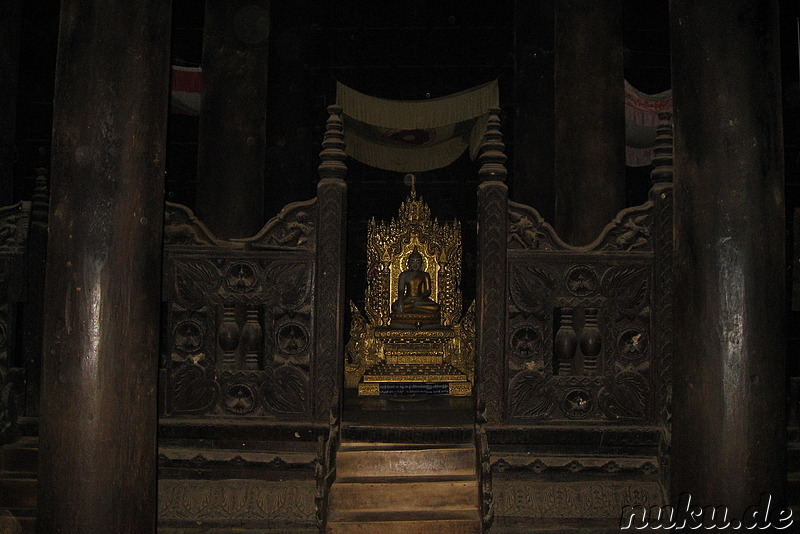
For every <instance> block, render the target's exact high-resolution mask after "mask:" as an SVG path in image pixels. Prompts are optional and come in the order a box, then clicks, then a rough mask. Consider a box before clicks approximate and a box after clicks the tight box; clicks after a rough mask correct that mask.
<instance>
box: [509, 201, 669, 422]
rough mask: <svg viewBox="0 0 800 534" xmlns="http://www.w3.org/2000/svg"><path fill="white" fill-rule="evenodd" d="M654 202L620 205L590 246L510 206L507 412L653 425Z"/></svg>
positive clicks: (657, 401) (656, 394)
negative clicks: (568, 239)
mask: <svg viewBox="0 0 800 534" xmlns="http://www.w3.org/2000/svg"><path fill="white" fill-rule="evenodd" d="M652 206H653V204H652V202H648V203H647V204H644V205H642V206H637V207H635V208H629V209H626V210H623V211H622V212H620V214H619V215H618V216H617V218H616V219H615V221H613V222H612V223H611V224H609V225H608V226H607V227H606V228H605V229H604V230H603V232H602V233H601V235H600V236H599V237H598V238H597V239H596V240H595V241H594V242H593V243H591V244H590V245H587V246H585V247H572V246H569V245H566V244H564V243H563V242H562V241H561V240H560V239H559V238H558V236H557V235H555V233H554V232H553V231H552V228H550V226H549V225H548V224H547V223H544V222H543V221H542V219H541V217H539V215H538V213H536V212H535V211H534V210H532V209H531V208H528V207H527V206H522V205H519V204H513V203H510V205H509V227H508V229H509V231H508V234H507V236H508V238H507V243H508V248H509V252H508V268H507V276H508V295H507V298H508V315H507V328H506V353H507V357H506V365H505V372H506V395H507V397H506V409H507V416H508V418H510V419H514V420H528V421H545V420H546V421H563V422H566V421H574V422H594V423H599V422H602V423H608V422H618V423H622V424H654V423H656V422H657V420H658V419H659V417H660V411H661V404H662V403H663V402H662V400H661V396H660V393H661V392H660V391H659V388H660V387H661V383H660V381H659V379H660V378H661V376H658V375H657V373H661V372H663V371H662V369H660V368H656V366H655V365H654V357H653V343H652V340H653V336H654V333H655V331H654V328H653V311H652V308H653V305H654V302H653V298H654V279H653V276H654V274H653V273H654V271H653V267H654V254H653V252H652V251H653V238H652V235H651V229H652V226H653V224H652ZM659 339H661V338H659Z"/></svg>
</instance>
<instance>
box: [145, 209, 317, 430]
mask: <svg viewBox="0 0 800 534" xmlns="http://www.w3.org/2000/svg"><path fill="white" fill-rule="evenodd" d="M316 211H317V208H316V200H312V201H309V202H302V203H295V204H290V205H289V206H287V207H286V208H285V209H284V210H283V211H282V212H281V213H280V214H279V215H278V216H277V217H275V218H274V219H272V220H271V221H270V222H269V223H267V225H266V226H265V227H264V228H263V229H262V230H261V232H259V234H257V235H256V236H254V237H252V238H248V239H235V240H229V241H224V240H221V239H217V238H216V237H215V236H213V235H212V234H211V233H210V232H209V231H208V230H207V229H206V228H205V226H204V225H203V224H202V223H201V222H200V221H199V220H197V219H196V218H195V216H194V215H193V214H192V212H191V211H190V210H188V209H187V208H185V207H183V206H179V205H176V204H168V205H167V210H166V221H165V230H164V240H165V247H164V291H163V294H164V299H165V300H166V301H167V310H166V320H165V322H164V329H163V334H162V339H163V342H162V346H163V350H162V363H161V413H162V415H165V416H179V415H218V416H273V417H281V416H286V417H293V418H297V417H300V418H306V417H310V416H311V415H312V411H313V405H312V403H313V398H312V397H313V391H312V384H313V383H314V313H313V312H314V272H315V269H314V265H315V245H316V229H315V226H316V222H317V215H316Z"/></svg>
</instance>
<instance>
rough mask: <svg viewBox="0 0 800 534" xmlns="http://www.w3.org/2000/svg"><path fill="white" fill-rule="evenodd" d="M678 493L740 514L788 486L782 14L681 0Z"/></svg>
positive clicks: (676, 82)
mask: <svg viewBox="0 0 800 534" xmlns="http://www.w3.org/2000/svg"><path fill="white" fill-rule="evenodd" d="M670 19H671V32H672V61H673V65H672V69H673V70H672V83H673V97H674V104H675V106H674V111H675V123H674V124H675V175H674V182H675V227H674V228H675V234H674V235H675V247H676V248H675V258H676V264H675V288H676V291H675V312H674V317H675V366H674V369H675V378H674V391H673V400H674V417H673V423H672V427H673V462H672V494H673V500H674V501H675V502H677V498H678V495H679V494H682V493H691V495H692V502H693V503H694V504H699V505H701V506H706V505H714V506H720V505H724V506H727V507H728V509H729V511H730V514H731V515H730V517H741V514H742V512H743V511H744V510H746V509H747V508H748V507H750V506H751V505H758V504H759V501H760V495H761V494H762V493H771V494H772V495H773V507H774V506H775V504H776V503H779V502H780V501H781V500H782V492H783V485H784V483H783V480H784V477H785V471H784V461H785V450H786V443H785V419H784V396H785V383H786V376H785V370H784V368H785V354H784V343H785V341H784V339H785V338H784V334H785V333H784V302H785V281H784V278H785V273H784V239H785V227H784V205H783V195H784V193H783V139H782V126H781V103H780V64H779V36H778V3H777V1H774V0H769V1H767V0H764V1H761V0H731V1H730V2H725V3H720V2H717V1H716V0H673V1H672V3H671V13H670Z"/></svg>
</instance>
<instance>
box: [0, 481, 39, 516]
mask: <svg viewBox="0 0 800 534" xmlns="http://www.w3.org/2000/svg"><path fill="white" fill-rule="evenodd" d="M5 475H6V473H3V476H2V478H0V510H2V509H6V508H21V509H22V508H30V509H36V479H35V478H11V477H7V476H5Z"/></svg>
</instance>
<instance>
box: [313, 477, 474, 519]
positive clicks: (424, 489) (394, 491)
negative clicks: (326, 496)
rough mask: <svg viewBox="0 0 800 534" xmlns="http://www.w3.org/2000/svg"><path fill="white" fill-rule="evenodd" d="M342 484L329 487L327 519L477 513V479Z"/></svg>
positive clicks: (338, 482)
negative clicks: (345, 515)
mask: <svg viewBox="0 0 800 534" xmlns="http://www.w3.org/2000/svg"><path fill="white" fill-rule="evenodd" d="M397 480H398V479H395V481H392V482H341V481H337V482H336V483H334V484H333V486H331V493H330V501H329V510H330V517H329V519H330V520H337V519H338V517H339V514H341V513H342V512H355V511H360V512H379V511H383V512H406V511H418V510H442V509H449V510H458V509H461V510H476V507H477V505H478V481H477V480H434V481H430V480H428V481H416V480H414V479H413V478H411V479H409V480H408V481H397Z"/></svg>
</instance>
